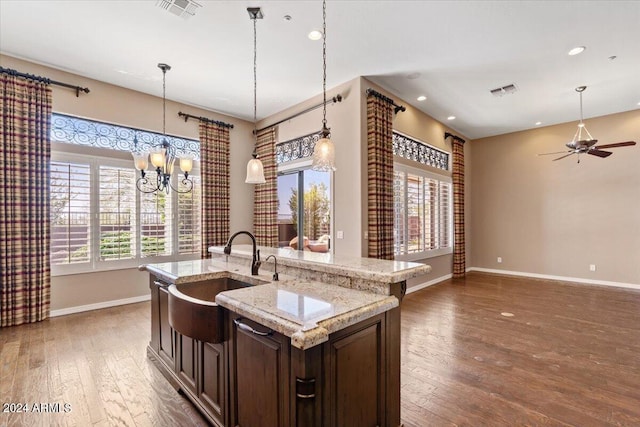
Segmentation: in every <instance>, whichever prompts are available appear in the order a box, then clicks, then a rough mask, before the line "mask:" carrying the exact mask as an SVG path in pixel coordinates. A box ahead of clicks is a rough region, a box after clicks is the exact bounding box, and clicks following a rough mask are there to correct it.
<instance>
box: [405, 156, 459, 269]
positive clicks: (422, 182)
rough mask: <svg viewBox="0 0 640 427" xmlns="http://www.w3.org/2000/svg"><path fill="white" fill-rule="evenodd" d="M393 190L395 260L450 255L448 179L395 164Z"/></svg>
mask: <svg viewBox="0 0 640 427" xmlns="http://www.w3.org/2000/svg"><path fill="white" fill-rule="evenodd" d="M393 189H394V218H395V219H394V254H395V256H396V259H401V260H417V259H423V258H428V257H432V256H438V255H444V254H447V253H451V251H452V227H451V223H452V208H451V203H452V198H451V196H452V185H451V179H450V178H449V177H446V176H441V175H437V174H432V173H429V172H427V171H424V170H421V169H418V168H413V167H410V166H405V165H403V164H399V163H395V164H394V177H393Z"/></svg>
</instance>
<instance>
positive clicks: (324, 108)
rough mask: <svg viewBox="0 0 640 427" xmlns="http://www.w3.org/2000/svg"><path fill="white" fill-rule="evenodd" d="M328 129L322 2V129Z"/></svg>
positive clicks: (324, 24)
mask: <svg viewBox="0 0 640 427" xmlns="http://www.w3.org/2000/svg"><path fill="white" fill-rule="evenodd" d="M326 128H327V2H326V0H322V129H323V130H325V129H326Z"/></svg>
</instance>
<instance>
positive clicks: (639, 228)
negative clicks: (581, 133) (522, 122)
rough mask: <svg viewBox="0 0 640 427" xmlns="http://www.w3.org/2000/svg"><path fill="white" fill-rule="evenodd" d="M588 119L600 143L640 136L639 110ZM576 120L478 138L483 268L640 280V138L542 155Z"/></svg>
mask: <svg viewBox="0 0 640 427" xmlns="http://www.w3.org/2000/svg"><path fill="white" fill-rule="evenodd" d="M585 124H586V126H587V128H588V129H589V131H590V132H591V134H592V135H593V136H594V137H595V138H597V139H598V140H599V143H601V144H607V143H613V142H619V141H627V140H635V141H636V142H640V110H635V111H630V112H626V113H620V114H614V115H609V116H604V117H598V118H593V119H587V120H586V121H585ZM576 125H577V122H572V123H566V124H562V125H557V126H549V127H544V128H540V129H534V130H529V131H524V132H517V133H512V134H508V135H502V136H496V137H492V138H484V139H479V140H475V141H473V143H472V144H473V150H472V151H471V163H472V164H473V170H472V171H471V187H472V193H471V196H472V198H471V205H472V206H473V216H472V218H471V230H472V234H471V243H472V244H471V250H472V254H473V264H472V265H473V266H474V267H480V268H489V269H502V270H508V271H516V272H528V273H537V274H544V275H554V276H564V277H570V278H582V279H591V280H601V281H613V282H621V283H629V284H640V262H639V261H640V167H639V166H638V165H640V146H637V145H636V146H635V147H624V148H617V149H612V150H611V151H612V152H613V155H612V156H610V157H608V158H606V159H602V158H598V157H595V156H590V155H581V156H580V164H578V163H577V158H576V156H575V155H574V156H572V157H569V158H566V159H563V160H560V161H557V162H554V161H552V159H553V158H555V157H557V156H541V157H538V156H537V154H538V153H545V152H554V151H563V149H564V148H565V147H564V144H565V143H566V142H568V141H570V140H571V139H572V137H573V134H574V133H575V130H576ZM498 256H501V257H502V258H503V262H502V264H498V263H497V262H496V258H497V257H498ZM589 264H595V265H596V268H597V271H595V272H591V271H589Z"/></svg>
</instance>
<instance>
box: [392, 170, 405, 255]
mask: <svg viewBox="0 0 640 427" xmlns="http://www.w3.org/2000/svg"><path fill="white" fill-rule="evenodd" d="M405 177H406V174H405V173H404V171H401V170H394V171H393V212H394V221H393V224H394V227H393V243H394V254H396V255H403V254H405V253H406V252H405V248H406V245H405V234H406V230H407V226H406V222H405V221H406V214H405V188H404V186H405Z"/></svg>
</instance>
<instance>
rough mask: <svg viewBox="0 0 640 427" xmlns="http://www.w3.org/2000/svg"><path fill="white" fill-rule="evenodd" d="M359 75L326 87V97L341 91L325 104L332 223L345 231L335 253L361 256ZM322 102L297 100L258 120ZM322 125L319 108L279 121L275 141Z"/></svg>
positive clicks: (277, 117)
mask: <svg viewBox="0 0 640 427" xmlns="http://www.w3.org/2000/svg"><path fill="white" fill-rule="evenodd" d="M359 92H360V79H359V78H358V79H354V80H351V81H349V82H347V83H344V84H342V85H339V86H337V87H335V88H331V89H329V90H327V99H330V98H332V97H334V96H336V95H337V94H341V95H342V97H343V99H342V102H339V103H335V104H329V105H327V126H328V127H330V128H331V139H332V140H333V142H334V144H335V147H336V171H335V173H334V176H333V194H332V198H333V209H334V212H333V215H332V216H333V227H334V230H341V231H343V232H344V238H343V239H336V238H335V233H334V240H333V245H334V248H335V253H336V254H340V255H351V256H361V254H362V238H361V236H362V235H361V233H360V230H361V222H362V213H361V211H360V200H362V193H361V187H360V168H361V164H360V161H359V159H360V140H361V129H360V127H358V126H357V124H358V123H359V122H360V98H359ZM320 102H322V94H320V95H317V96H315V97H313V98H311V99H308V100H306V101H305V102H303V103H301V104H297V105H295V106H293V107H291V108H288V109H286V110H284V111H282V112H280V113H278V114H276V115H273V116H270V117H267V118H266V119H264V120H262V121H261V122H260V127H262V126H266V125H269V124H271V123H276V122H277V121H279V120H281V119H283V118H285V117H288V116H290V115H292V114H295V113H297V112H299V111H303V110H305V109H306V108H309V107H310V106H312V105H317V104H319V103H320ZM321 128H322V108H318V109H316V110H313V111H311V112H309V113H306V114H303V115H301V116H299V117H296V118H294V119H292V120H289V121H286V122H284V123H282V124H280V125H278V141H287V140H290V139H293V138H297V137H300V136H303V135H307V134H309V133H312V132H317V131H319V130H320V129H321Z"/></svg>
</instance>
